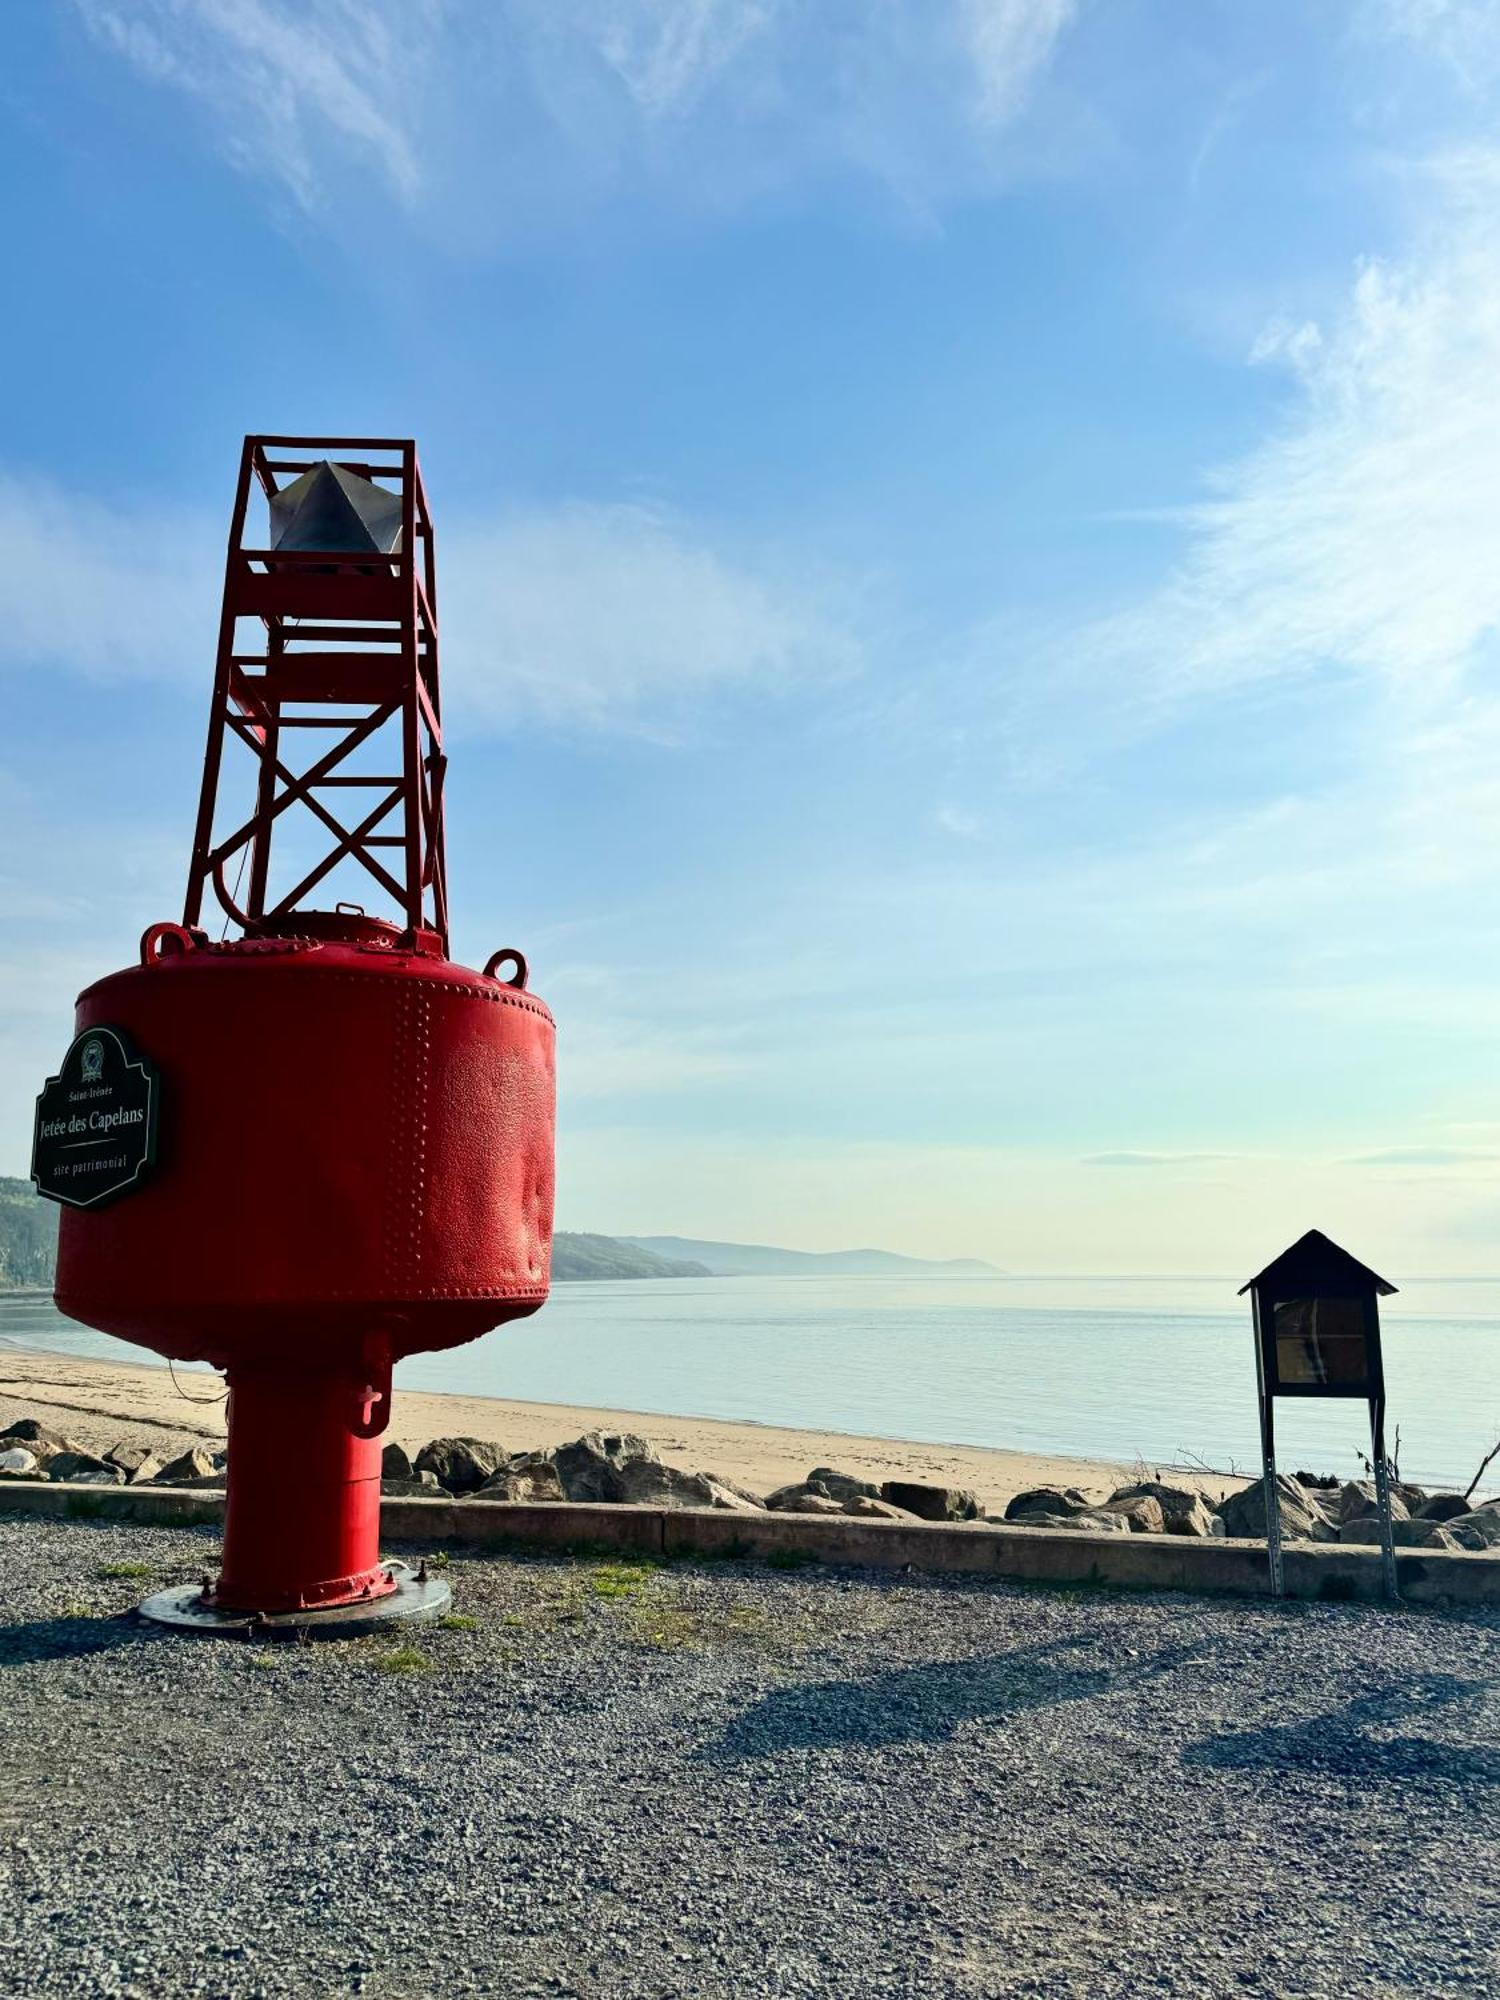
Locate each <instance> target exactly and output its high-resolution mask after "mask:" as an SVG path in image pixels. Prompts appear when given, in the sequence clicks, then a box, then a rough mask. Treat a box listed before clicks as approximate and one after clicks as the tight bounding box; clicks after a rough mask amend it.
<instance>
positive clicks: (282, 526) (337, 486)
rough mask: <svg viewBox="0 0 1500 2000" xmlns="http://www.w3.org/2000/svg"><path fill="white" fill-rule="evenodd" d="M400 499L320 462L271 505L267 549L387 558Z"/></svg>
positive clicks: (397, 540)
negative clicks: (269, 543)
mask: <svg viewBox="0 0 1500 2000" xmlns="http://www.w3.org/2000/svg"><path fill="white" fill-rule="evenodd" d="M400 545H401V496H400V494H399V493H391V492H388V491H387V489H386V488H385V487H383V486H377V485H375V484H374V482H373V481H372V480H369V479H362V478H361V477H360V476H359V474H358V473H357V472H351V471H350V470H349V468H348V467H347V466H345V465H335V464H334V463H333V461H332V460H331V459H326V458H325V459H324V460H323V461H322V462H321V463H320V464H318V465H315V466H313V467H312V469H311V470H310V471H308V472H304V473H303V475H302V477H301V478H300V479H297V480H294V481H293V482H292V484H291V485H290V486H288V487H287V488H286V489H285V490H284V491H283V492H281V493H277V494H276V495H274V496H273V498H272V500H271V547H272V548H273V549H285V550H286V551H287V552H288V553H297V552H300V551H307V552H309V553H311V552H323V551H326V552H327V553H328V554H330V555H351V556H352V555H369V554H370V553H371V552H372V551H373V552H375V553H377V554H379V555H392V554H394V553H395V551H396V550H397V549H398V548H399V547H400Z"/></svg>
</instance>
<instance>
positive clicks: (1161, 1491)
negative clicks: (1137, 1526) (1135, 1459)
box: [1104, 1479, 1214, 1539]
mask: <svg viewBox="0 0 1500 2000" xmlns="http://www.w3.org/2000/svg"><path fill="white" fill-rule="evenodd" d="M1125 1500H1154V1501H1155V1502H1156V1504H1157V1506H1158V1507H1159V1508H1160V1509H1161V1518H1162V1528H1161V1529H1152V1530H1150V1531H1149V1532H1151V1533H1153V1534H1157V1533H1163V1532H1164V1533H1166V1534H1169V1535H1197V1536H1200V1537H1202V1538H1205V1539H1206V1538H1207V1537H1208V1536H1210V1535H1211V1534H1212V1533H1213V1531H1214V1530H1213V1513H1212V1511H1211V1509H1210V1508H1209V1506H1208V1503H1207V1501H1206V1500H1205V1499H1204V1498H1203V1495H1202V1494H1201V1493H1200V1492H1199V1491H1198V1490H1197V1488H1196V1487H1193V1486H1168V1485H1166V1484H1164V1482H1163V1481H1161V1480H1160V1479H1140V1480H1137V1481H1136V1483H1135V1484H1134V1485H1133V1486H1121V1487H1120V1488H1119V1489H1118V1490H1117V1491H1116V1492H1114V1493H1112V1494H1111V1495H1110V1496H1109V1498H1108V1499H1107V1500H1106V1501H1105V1503H1104V1504H1105V1506H1106V1507H1108V1508H1111V1509H1113V1508H1115V1507H1117V1506H1118V1504H1119V1503H1120V1502H1121V1501H1125ZM1137 1532H1140V1531H1139V1530H1138V1531H1137Z"/></svg>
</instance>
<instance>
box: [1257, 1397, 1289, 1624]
mask: <svg viewBox="0 0 1500 2000" xmlns="http://www.w3.org/2000/svg"><path fill="white" fill-rule="evenodd" d="M1260 1449H1261V1462H1262V1464H1263V1465H1264V1466H1265V1474H1264V1477H1265V1491H1266V1554H1267V1556H1268V1557H1269V1559H1270V1564H1271V1595H1272V1596H1273V1597H1285V1596H1286V1584H1285V1581H1284V1579H1283V1576H1282V1570H1281V1495H1280V1493H1279V1492H1278V1490H1277V1486H1276V1420H1275V1417H1274V1416H1273V1415H1272V1408H1271V1398H1270V1397H1269V1396H1267V1395H1265V1394H1262V1396H1261V1404H1260Z"/></svg>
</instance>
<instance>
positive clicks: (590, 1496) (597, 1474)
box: [497, 1431, 661, 1501]
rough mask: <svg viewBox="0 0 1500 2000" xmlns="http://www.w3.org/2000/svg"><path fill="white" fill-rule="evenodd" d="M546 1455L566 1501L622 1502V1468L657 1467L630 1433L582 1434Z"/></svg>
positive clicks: (647, 1448)
mask: <svg viewBox="0 0 1500 2000" xmlns="http://www.w3.org/2000/svg"><path fill="white" fill-rule="evenodd" d="M547 1455H548V1457H550V1459H551V1460H552V1463H553V1464H554V1465H555V1466H556V1467H557V1476H558V1478H559V1479H560V1480H561V1481H562V1489H563V1492H564V1493H565V1494H566V1495H567V1496H568V1498H569V1499H570V1500H582V1501H601V1500H603V1501H620V1500H623V1499H624V1497H625V1495H624V1491H623V1489H622V1485H621V1480H620V1469H621V1467H622V1466H625V1465H630V1464H635V1463H638V1462H641V1461H645V1462H648V1463H655V1464H658V1465H659V1464H660V1463H661V1461H660V1459H658V1458H657V1456H656V1453H655V1452H654V1451H653V1450H652V1449H651V1446H650V1445H649V1444H648V1443H647V1441H646V1439H645V1438H643V1437H637V1436H636V1435H635V1433H634V1432H632V1431H626V1432H624V1433H623V1434H622V1435H619V1436H615V1435H611V1434H607V1433H605V1432H603V1431H585V1432H584V1434H583V1436H582V1437H580V1438H575V1439H574V1440H573V1442H572V1443H571V1444H562V1445H559V1446H558V1448H557V1450H556V1451H554V1452H549V1453H548V1454H547ZM497 1469H498V1468H497Z"/></svg>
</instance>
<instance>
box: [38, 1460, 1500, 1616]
mask: <svg viewBox="0 0 1500 2000" xmlns="http://www.w3.org/2000/svg"><path fill="white" fill-rule="evenodd" d="M0 1512H8V1513H11V1514H33V1515H44V1516H46V1517H48V1518H49V1519H63V1520H98V1521H138V1522H140V1523H141V1524H142V1525H150V1526H155V1527H198V1526H205V1525H212V1524H214V1523H217V1522H219V1521H222V1519H223V1517H224V1500H223V1496H222V1494H218V1493H206V1492H202V1491H191V1490H188V1489H185V1488H182V1487H164V1486H52V1485H49V1484H47V1483H46V1482H45V1481H35V1482H32V1481H15V1482H10V1481H6V1482H4V1483H3V1484H0ZM381 1527H382V1530H383V1532H384V1534H385V1535H386V1537H387V1538H388V1539H389V1540H391V1541H393V1542H413V1543H417V1544H418V1545H425V1546H426V1547H428V1548H432V1547H435V1546H440V1545H442V1544H443V1543H456V1544H460V1545H463V1546H466V1547H469V1548H476V1549H484V1548H492V1549H494V1548H505V1547H514V1546H521V1547H525V1548H543V1549H556V1550H558V1551H565V1550H572V1551H580V1552H588V1553H591V1554H592V1553H608V1554H617V1555H634V1556H655V1557H657V1558H669V1557H674V1556H686V1557H691V1556H701V1557H709V1558H720V1559H732V1558H736V1557H739V1558H748V1559H756V1558H758V1559H761V1560H764V1559H765V1558H767V1557H780V1558H783V1559H784V1558H787V1557H790V1558H792V1559H793V1560H797V1559H802V1560H807V1561H810V1562H825V1563H846V1564H849V1565H851V1566H855V1567H862V1568H868V1569H914V1570H928V1571H935V1572H947V1573H949V1574H963V1575H971V1576H973V1575H977V1576H991V1577H996V1578H1006V1579H1009V1580H1011V1581H1014V1582H1024V1583H1043V1584H1048V1583H1050V1584H1061V1585H1090V1584H1094V1585H1104V1586H1107V1587H1109V1588H1112V1589H1130V1590H1186V1591H1199V1592H1205V1593H1215V1594H1222V1593H1229V1594H1231V1595H1234V1596H1240V1597H1266V1596H1268V1595H1269V1594H1270V1580H1269V1577H1268V1576H1267V1573H1266V1549H1265V1544H1264V1543H1263V1542H1231V1541H1199V1540H1198V1539H1196V1538H1195V1537H1190V1536H1185V1535H1090V1534H1083V1533H1078V1532H1075V1531H1074V1530H1072V1529H1055V1528H1053V1529H1047V1528H1025V1527H1010V1526H1006V1525H1003V1524H1001V1523H998V1522H989V1521H984V1522H966V1523H964V1524H962V1525H953V1526H944V1525H942V1524H940V1523H939V1524H930V1523H928V1522H925V1521H919V1522H912V1523H907V1522H905V1521H862V1520H859V1519H858V1518H856V1517H853V1516H842V1517H841V1516H838V1515H829V1514H769V1513H748V1512H747V1513H744V1514H741V1513H735V1512H729V1511H727V1510H724V1511H720V1510H718V1509H715V1508H688V1507H684V1508H673V1507H606V1506H587V1505H583V1504H580V1503H577V1502H573V1503H565V1504H561V1505H559V1504H557V1503H553V1504H551V1505H545V1506H520V1505H513V1504H511V1503H509V1502H506V1501H499V1500H387V1501H385V1502H384V1504H383V1506H382V1508H381ZM1285 1568H1286V1590H1287V1595H1288V1597H1298V1598H1307V1599H1312V1600H1315V1601H1318V1600H1321V1601H1324V1602H1370V1601H1378V1600H1379V1598H1380V1595H1381V1577H1380V1551H1379V1550H1378V1549H1374V1548H1368V1547H1361V1546H1359V1545H1346V1544H1331V1543H1319V1542H1299V1543H1293V1544H1291V1545H1290V1546H1289V1547H1288V1548H1287V1549H1286V1552H1285ZM1396 1569H1397V1574H1398V1577H1399V1579H1400V1585H1401V1593H1402V1596H1403V1597H1404V1598H1405V1599H1406V1600H1407V1601H1408V1602H1409V1603H1414V1604H1435V1603H1446V1604H1500V1554H1496V1555H1475V1554H1470V1553H1469V1552H1468V1551H1462V1552H1459V1553H1454V1552H1452V1551H1448V1550H1435V1551H1428V1550H1425V1549H1403V1550H1398V1551H1397V1554H1396Z"/></svg>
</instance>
